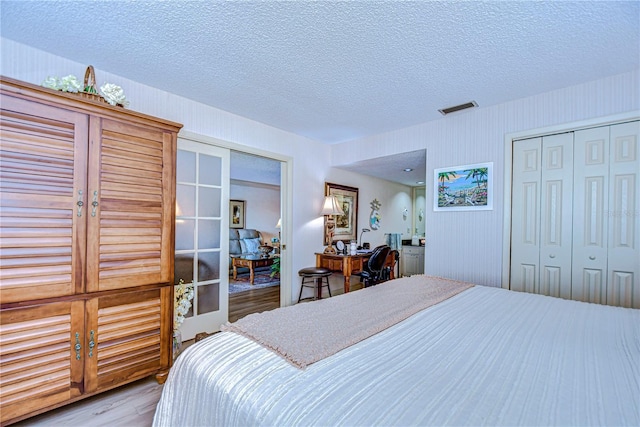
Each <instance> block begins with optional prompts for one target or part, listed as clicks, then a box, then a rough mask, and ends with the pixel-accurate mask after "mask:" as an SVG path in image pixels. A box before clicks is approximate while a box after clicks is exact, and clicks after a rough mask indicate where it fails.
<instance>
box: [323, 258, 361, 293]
mask: <svg viewBox="0 0 640 427" xmlns="http://www.w3.org/2000/svg"><path fill="white" fill-rule="evenodd" d="M370 256H371V253H368V254H361V255H329V254H323V253H318V252H316V267H324V268H328V269H329V270H331V271H339V272H340V273H342V275H343V276H344V293H345V294H346V293H347V292H349V288H350V286H351V275H352V274H354V273H359V272H360V271H362V269H363V267H364V263H365V262H367V260H368V259H369V257H370Z"/></svg>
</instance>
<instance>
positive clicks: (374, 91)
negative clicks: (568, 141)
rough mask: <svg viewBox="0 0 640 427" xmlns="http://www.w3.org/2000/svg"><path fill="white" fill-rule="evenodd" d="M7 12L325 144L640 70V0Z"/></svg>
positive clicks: (153, 5) (77, 5)
mask: <svg viewBox="0 0 640 427" xmlns="http://www.w3.org/2000/svg"><path fill="white" fill-rule="evenodd" d="M0 16H1V26H0V34H1V35H2V37H6V38H8V39H11V40H14V41H17V42H20V43H24V44H27V45H30V46H33V47H35V48H38V49H42V50H45V51H49V52H52V53H54V54H56V55H59V56H62V57H66V58H69V59H72V60H75V61H77V62H79V63H83V64H93V65H94V66H95V67H96V68H99V69H103V70H108V71H109V72H111V73H114V74H118V75H121V76H123V77H126V78H129V79H132V80H135V81H139V82H144V83H146V84H147V85H149V86H153V87H156V88H159V89H162V90H166V91H169V92H174V93H179V94H181V95H183V96H185V97H187V98H191V99H194V100H197V101H200V102H203V103H205V104H209V105H212V106H214V107H217V108H220V109H223V110H226V111H229V112H232V113H235V114H239V115H241V116H244V117H247V118H250V119H253V120H256V121H259V122H263V123H266V124H268V125H271V126H274V127H277V128H280V129H284V130H287V131H290V132H293V133H296V134H299V135H303V136H305V137H308V138H311V139H314V140H317V141H320V142H324V143H336V142H343V141H348V140H352V139H356V138H360V137H364V136H368V135H372V134H377V133H381V132H387V131H391V130H394V129H399V128H403V127H407V126H411V125H415V124H419V123H423V122H426V121H430V120H434V119H438V118H441V117H442V116H441V115H440V113H438V111H437V110H438V109H439V108H444V107H449V106H452V105H457V104H460V103H463V102H468V101H471V100H475V101H477V103H478V104H479V106H480V108H482V107H486V106H490V105H495V104H498V103H502V102H506V101H509V100H513V99H517V98H522V97H526V96H530V95H533V94H537V93H542V92H546V91H550V90H554V89H558V88H562V87H566V86H570V85H574V84H578V83H582V82H586V81H590V80H595V79H598V78H601V77H604V76H609V75H614V74H618V73H622V72H626V71H629V70H633V69H635V68H638V67H640V46H639V40H640V2H638V1H598V2H593V1H491V2H480V1H477V2H476V1H473V2H462V1H443V2H432V1H402V2H400V1H340V2H334V1H286V2H282V1H206V2H205V1H197V2H194V1H176V0H172V1H164V2H159V1H158V2H156V1H153V2H145V1H126V2H125V1H102V2H98V1H23V0H20V1H14V0H2V1H1V2H0ZM125 89H126V88H125ZM131 108H133V109H135V105H132V107H131ZM454 114H465V113H464V112H459V113H454Z"/></svg>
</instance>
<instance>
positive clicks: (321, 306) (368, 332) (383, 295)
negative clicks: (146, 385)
mask: <svg viewBox="0 0 640 427" xmlns="http://www.w3.org/2000/svg"><path fill="white" fill-rule="evenodd" d="M472 286H473V284H471V283H465V282H458V281H455V280H449V279H443V278H439V277H431V276H424V275H417V276H411V277H404V278H402V279H396V280H391V281H388V282H384V283H381V284H379V285H377V286H373V287H370V288H365V289H362V290H360V291H356V292H352V293H348V294H344V295H340V296H337V297H334V298H329V299H324V300H320V301H315V302H313V303H304V304H296V305H293V306H290V307H284V308H280V309H277V310H273V311H268V312H264V313H257V314H250V315H248V316H246V317H244V318H242V319H240V320H238V321H237V322H235V323H231V324H229V323H227V324H225V325H223V326H222V330H223V331H225V330H226V331H231V332H236V333H239V334H241V335H244V336H245V337H247V338H250V339H252V340H254V341H256V342H257V343H259V344H261V345H263V346H265V347H266V348H268V349H270V350H272V351H274V352H275V353H276V354H278V355H280V356H282V357H283V358H285V359H286V360H288V361H289V362H291V363H292V364H293V365H295V366H297V367H299V368H303V369H304V368H305V367H306V366H307V365H310V364H312V363H314V362H317V361H318V360H322V359H324V358H325V357H328V356H331V355H332V354H335V353H337V352H339V351H340V350H342V349H344V348H347V347H349V346H351V345H353V344H356V343H357V342H360V341H362V340H364V339H366V338H368V337H370V336H372V335H374V334H376V333H378V332H380V331H383V330H385V329H387V328H388V327H390V326H393V325H395V324H396V323H398V322H401V321H402V320H404V319H406V318H407V317H409V316H411V315H413V314H415V313H417V312H419V311H421V310H423V309H425V308H427V307H430V306H432V305H435V304H437V303H439V302H441V301H444V300H446V299H448V298H451V297H452V296H454V295H456V294H458V293H460V292H462V291H464V290H466V289H468V288H470V287H472Z"/></svg>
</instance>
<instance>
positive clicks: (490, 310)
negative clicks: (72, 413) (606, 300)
mask: <svg viewBox="0 0 640 427" xmlns="http://www.w3.org/2000/svg"><path fill="white" fill-rule="evenodd" d="M154 425H155V426H250V425H264V426H310V425H319V426H338V425H342V426H372V425H382V426H391V425H393V426H409V425H438V426H440V425H473V426H476V425H509V426H515V425H535V426H543V425H576V426H578V425H579V426H586V425H601V426H618V425H636V426H637V425H640V310H632V309H625V308H619V307H608V306H601V305H596V304H587V303H581V302H576V301H567V300H561V299H556V298H551V297H545V296H541V295H533V294H526V293H519V292H512V291H507V290H503V289H496V288H488V287H483V286H476V287H474V288H471V289H469V290H467V291H464V292H462V293H461V294H459V295H457V296H455V297H452V298H451V299H448V300H446V301H444V302H442V303H440V304H438V305H435V306H433V307H430V308H428V309H426V310H424V311H422V312H420V313H418V314H415V315H413V316H411V317H410V318H408V319H406V320H405V321H403V322H401V323H399V324H397V325H395V326H393V327H391V328H389V329H387V330H386V331H383V332H381V333H379V334H377V335H374V336H372V337H370V338H368V339H366V340H364V341H362V342H360V343H358V344H356V345H354V346H352V347H349V348H347V349H345V350H343V351H341V352H339V353H337V354H335V355H333V356H331V357H328V358H326V359H324V360H321V361H319V362H316V363H314V364H312V365H310V366H309V367H307V369H306V370H300V369H297V368H295V367H293V366H292V365H291V364H290V363H288V362H286V361H285V360H284V359H282V358H280V357H279V356H277V355H276V354H274V353H272V352H270V351H269V350H266V349H264V348H262V347H261V346H260V345H258V344H256V343H255V342H253V341H251V340H249V339H247V338H244V337H242V336H240V335H236V334H234V333H231V332H223V333H219V334H216V335H213V336H212V337H210V338H208V339H206V340H203V341H201V342H199V343H197V344H195V345H193V346H191V347H189V348H188V349H187V350H186V351H185V352H184V353H183V354H182V355H181V356H180V357H179V358H178V360H177V363H176V365H175V366H174V368H173V369H172V370H171V372H170V374H169V378H168V381H167V383H166V384H165V386H164V390H163V394H162V398H161V400H160V402H159V403H158V407H157V411H156V415H155V419H154Z"/></svg>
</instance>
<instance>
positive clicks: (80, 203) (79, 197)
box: [76, 190, 84, 216]
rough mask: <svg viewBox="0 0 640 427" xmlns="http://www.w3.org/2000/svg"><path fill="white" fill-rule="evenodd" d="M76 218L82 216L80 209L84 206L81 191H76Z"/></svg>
mask: <svg viewBox="0 0 640 427" xmlns="http://www.w3.org/2000/svg"><path fill="white" fill-rule="evenodd" d="M76 205H78V216H82V207H83V206H84V202H83V201H82V190H78V203H76Z"/></svg>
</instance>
